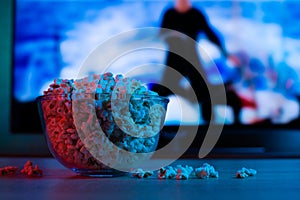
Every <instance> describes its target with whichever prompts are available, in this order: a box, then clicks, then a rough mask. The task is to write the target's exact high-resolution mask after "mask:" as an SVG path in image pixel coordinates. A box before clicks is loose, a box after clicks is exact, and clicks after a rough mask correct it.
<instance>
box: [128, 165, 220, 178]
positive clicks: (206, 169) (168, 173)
mask: <svg viewBox="0 0 300 200" xmlns="http://www.w3.org/2000/svg"><path fill="white" fill-rule="evenodd" d="M131 174H132V176H133V177H137V178H147V177H150V176H152V175H153V174H154V173H153V172H152V171H144V170H143V169H140V168H139V169H137V170H134V171H132V172H131ZM157 177H158V179H176V180H187V179H189V178H200V179H208V178H218V177H219V172H217V171H216V170H215V168H214V167H213V166H212V165H210V164H208V163H204V164H203V165H202V166H201V167H198V168H197V167H196V168H193V167H192V166H189V165H186V166H182V165H177V166H175V167H173V166H166V167H162V168H160V169H159V170H158V171H157Z"/></svg>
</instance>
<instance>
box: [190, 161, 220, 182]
mask: <svg viewBox="0 0 300 200" xmlns="http://www.w3.org/2000/svg"><path fill="white" fill-rule="evenodd" d="M195 174H196V176H197V177H198V178H201V179H205V178H218V177H219V172H217V171H216V170H215V168H214V167H213V166H212V165H210V164H208V163H204V164H203V165H202V166H201V167H199V168H195Z"/></svg>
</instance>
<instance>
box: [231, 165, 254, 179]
mask: <svg viewBox="0 0 300 200" xmlns="http://www.w3.org/2000/svg"><path fill="white" fill-rule="evenodd" d="M256 174H257V171H256V170H255V169H247V168H245V167H243V168H242V169H241V170H238V171H237V172H236V174H235V176H236V178H247V177H249V176H255V175H256Z"/></svg>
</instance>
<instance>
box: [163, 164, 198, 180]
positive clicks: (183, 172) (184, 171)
mask: <svg viewBox="0 0 300 200" xmlns="http://www.w3.org/2000/svg"><path fill="white" fill-rule="evenodd" d="M193 170H194V169H193V167H191V166H188V165H186V166H185V167H183V166H181V165H177V166H176V167H172V166H167V167H162V168H161V169H160V170H159V172H158V178H159V179H177V180H186V179H188V178H189V177H190V176H191V175H192V174H193Z"/></svg>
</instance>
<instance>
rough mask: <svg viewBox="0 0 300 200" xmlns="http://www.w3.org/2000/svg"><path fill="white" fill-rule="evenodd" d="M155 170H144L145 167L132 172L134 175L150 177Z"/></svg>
mask: <svg viewBox="0 0 300 200" xmlns="http://www.w3.org/2000/svg"><path fill="white" fill-rule="evenodd" d="M152 175H153V172H151V171H144V170H143V169H141V168H139V169H136V170H134V171H133V172H132V176H133V177H137V178H148V177H149V176H152Z"/></svg>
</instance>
